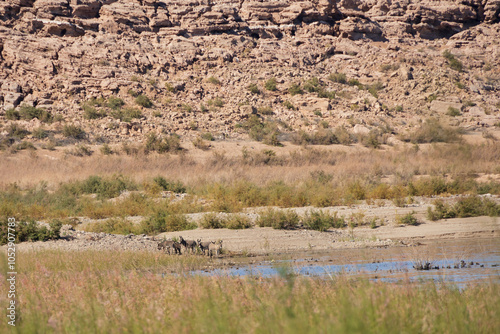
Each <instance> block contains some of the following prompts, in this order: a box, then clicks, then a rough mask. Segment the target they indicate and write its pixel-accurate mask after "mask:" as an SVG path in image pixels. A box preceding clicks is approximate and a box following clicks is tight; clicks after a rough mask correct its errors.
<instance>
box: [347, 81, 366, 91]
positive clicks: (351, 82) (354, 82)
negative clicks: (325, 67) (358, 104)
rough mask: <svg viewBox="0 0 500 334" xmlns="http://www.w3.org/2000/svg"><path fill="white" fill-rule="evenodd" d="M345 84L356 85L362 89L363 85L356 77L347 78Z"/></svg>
mask: <svg viewBox="0 0 500 334" xmlns="http://www.w3.org/2000/svg"><path fill="white" fill-rule="evenodd" d="M347 84H348V85H349V86H357V87H358V88H359V89H363V88H364V86H363V84H362V83H361V82H359V80H358V79H349V81H347Z"/></svg>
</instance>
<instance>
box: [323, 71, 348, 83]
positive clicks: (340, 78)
mask: <svg viewBox="0 0 500 334" xmlns="http://www.w3.org/2000/svg"><path fill="white" fill-rule="evenodd" d="M328 79H330V80H331V81H333V82H337V83H340V84H346V83H347V77H346V75H345V73H338V72H336V73H332V74H330V75H329V76H328Z"/></svg>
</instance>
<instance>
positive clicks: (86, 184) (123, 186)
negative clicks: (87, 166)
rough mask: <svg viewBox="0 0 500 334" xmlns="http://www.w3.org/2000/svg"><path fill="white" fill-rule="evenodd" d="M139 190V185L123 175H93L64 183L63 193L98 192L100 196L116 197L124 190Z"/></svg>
mask: <svg viewBox="0 0 500 334" xmlns="http://www.w3.org/2000/svg"><path fill="white" fill-rule="evenodd" d="M125 190H129V191H130V190H137V185H136V184H135V183H134V182H132V181H131V180H130V179H128V178H126V177H124V176H123V175H113V176H110V177H106V178H104V177H101V176H97V175H92V176H89V177H88V178H86V179H85V180H82V181H73V182H69V183H66V184H62V185H61V187H60V191H61V193H64V194H70V195H76V196H78V195H81V194H96V195H97V196H98V198H100V199H105V198H114V197H116V196H118V195H120V193H121V192H122V191H125Z"/></svg>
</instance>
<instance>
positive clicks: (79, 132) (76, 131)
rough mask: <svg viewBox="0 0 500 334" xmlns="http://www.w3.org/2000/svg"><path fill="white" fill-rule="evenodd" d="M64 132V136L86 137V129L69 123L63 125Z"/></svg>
mask: <svg viewBox="0 0 500 334" xmlns="http://www.w3.org/2000/svg"><path fill="white" fill-rule="evenodd" d="M62 134H63V136H64V137H70V138H75V139H82V138H84V137H85V131H83V129H82V128H81V127H79V126H77V125H73V124H67V125H65V126H64V127H63V130H62Z"/></svg>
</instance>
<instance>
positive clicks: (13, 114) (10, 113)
mask: <svg viewBox="0 0 500 334" xmlns="http://www.w3.org/2000/svg"><path fill="white" fill-rule="evenodd" d="M5 118H7V119H8V120H11V121H17V120H19V119H21V115H19V111H17V110H16V109H13V108H11V109H8V110H7V111H5Z"/></svg>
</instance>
